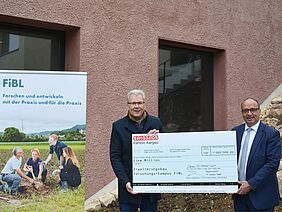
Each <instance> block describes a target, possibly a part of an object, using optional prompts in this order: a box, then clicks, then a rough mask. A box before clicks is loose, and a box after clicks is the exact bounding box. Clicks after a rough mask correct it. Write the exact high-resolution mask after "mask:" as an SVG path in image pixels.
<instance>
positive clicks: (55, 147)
mask: <svg viewBox="0 0 282 212" xmlns="http://www.w3.org/2000/svg"><path fill="white" fill-rule="evenodd" d="M49 145H50V151H49V155H48V157H47V159H46V161H45V162H44V163H45V165H47V164H48V163H49V161H50V160H51V159H52V155H53V154H54V152H55V153H56V155H57V157H58V167H59V169H62V168H63V164H64V156H63V148H65V147H66V146H67V145H66V144H65V143H64V142H62V141H58V136H57V135H55V134H52V135H49Z"/></svg>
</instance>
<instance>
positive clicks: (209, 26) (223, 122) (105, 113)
mask: <svg viewBox="0 0 282 212" xmlns="http://www.w3.org/2000/svg"><path fill="white" fill-rule="evenodd" d="M281 11H282V2H281V1H279V0H274V1H273V0H267V1H262V0H259V1H257V0H248V1H245V0H238V1H231V0H230V1H215V0H208V1H203V0H190V1H187V0H179V1H160V0H158V1H146V0H145V1H141V0H135V1H129V0H122V1H121V0H119V1H111V0H107V1H96V0H94V1H90V0H85V1H80V2H78V1H77V2H75V1H69V0H65V1H53V0H46V1H27V0H22V1H10V0H3V1H1V2H0V38H1V40H0V41H1V43H0V69H24V70H28V69H38V70H71V71H72V70H73V71H87V72H88V90H87V92H88V95H87V104H88V106H87V136H86V140H87V143H86V186H85V188H86V199H87V198H89V197H91V196H92V195H93V194H95V193H96V192H98V191H99V190H100V189H102V188H103V187H104V186H105V185H107V184H108V183H109V182H111V181H112V180H113V179H114V178H115V176H114V173H113V171H112V169H111V165H110V160H109V140H110V133H111V125H112V122H113V121H115V120H117V119H119V118H121V117H123V116H124V115H125V114H126V113H127V104H126V94H127V92H128V91H129V90H131V89H134V88H140V89H143V90H144V91H145V93H146V94H147V97H146V108H147V110H148V112H149V113H151V114H153V115H159V116H160V118H161V119H162V121H163V122H164V126H165V129H166V130H167V131H168V132H173V131H199V130H228V129H230V128H231V127H232V126H233V125H235V124H238V123H239V122H241V116H240V103H241V101H242V100H243V99H245V98H246V97H248V96H252V97H254V98H257V99H258V100H259V101H261V102H263V101H265V100H266V99H267V98H268V97H269V96H270V95H271V94H272V93H273V92H274V91H275V90H276V89H277V88H279V86H280V85H281V83H282V60H281V58H282V39H281V38H282V12H281ZM280 87H281V86H280Z"/></svg>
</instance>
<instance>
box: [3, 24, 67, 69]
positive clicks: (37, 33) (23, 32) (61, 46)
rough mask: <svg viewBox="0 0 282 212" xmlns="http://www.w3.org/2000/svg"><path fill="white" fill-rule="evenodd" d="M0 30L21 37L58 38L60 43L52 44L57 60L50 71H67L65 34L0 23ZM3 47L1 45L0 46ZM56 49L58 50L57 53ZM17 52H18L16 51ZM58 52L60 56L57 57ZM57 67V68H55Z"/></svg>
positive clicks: (52, 61)
mask: <svg viewBox="0 0 282 212" xmlns="http://www.w3.org/2000/svg"><path fill="white" fill-rule="evenodd" d="M0 30H3V31H6V32H8V33H11V34H17V35H20V36H30V37H37V38H56V39H57V41H58V43H57V45H56V46H55V44H54V43H53V42H52V44H51V51H52V53H51V54H52V56H53V55H55V54H56V56H53V57H54V58H53V59H55V60H51V70H49V71H64V70H65V37H66V35H65V32H64V31H59V30H53V29H52V30H50V29H45V28H38V27H32V26H27V25H17V24H9V23H4V22H0ZM0 45H1V44H0ZM55 48H57V50H56V51H55ZM14 51H16V50H14ZM57 52H58V54H59V55H57ZM53 67H56V68H53Z"/></svg>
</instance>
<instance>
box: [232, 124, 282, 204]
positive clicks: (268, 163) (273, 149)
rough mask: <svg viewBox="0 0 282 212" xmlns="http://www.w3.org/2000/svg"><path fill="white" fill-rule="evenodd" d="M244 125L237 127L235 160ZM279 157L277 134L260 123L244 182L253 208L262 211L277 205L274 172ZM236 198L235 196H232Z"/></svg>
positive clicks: (276, 185)
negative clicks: (248, 188) (248, 189)
mask: <svg viewBox="0 0 282 212" xmlns="http://www.w3.org/2000/svg"><path fill="white" fill-rule="evenodd" d="M244 129H245V124H242V125H239V126H237V127H235V128H233V130H236V136H237V159H238V157H239V153H240V148H241V141H242V136H243V133H244ZM280 156H281V144H280V135H279V132H278V131H277V130H276V129H274V128H273V127H269V126H267V125H265V124H263V123H260V125H259V127H258V131H257V133H256V136H255V138H254V141H253V144H252V147H251V150H250V154H249V158H248V163H247V170H246V180H247V181H248V183H249V184H250V186H251V188H252V190H251V191H250V192H249V193H248V195H249V199H250V201H251V202H252V203H253V205H254V207H255V208H257V209H259V210H262V209H266V208H271V207H274V206H275V205H278V203H279V190H278V181H277V177H276V172H277V170H278V166H279V162H280ZM234 198H236V195H235V196H234Z"/></svg>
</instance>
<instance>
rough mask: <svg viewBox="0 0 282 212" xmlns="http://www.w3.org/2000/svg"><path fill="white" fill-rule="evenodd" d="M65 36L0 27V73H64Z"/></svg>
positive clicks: (46, 31)
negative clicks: (0, 70)
mask: <svg viewBox="0 0 282 212" xmlns="http://www.w3.org/2000/svg"><path fill="white" fill-rule="evenodd" d="M64 36H65V35H64V32H61V31H51V30H44V29H38V28H26V27H22V26H10V25H5V24H1V23H0V69H7V70H8V69H13V70H64Z"/></svg>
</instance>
